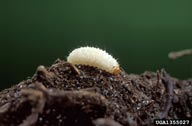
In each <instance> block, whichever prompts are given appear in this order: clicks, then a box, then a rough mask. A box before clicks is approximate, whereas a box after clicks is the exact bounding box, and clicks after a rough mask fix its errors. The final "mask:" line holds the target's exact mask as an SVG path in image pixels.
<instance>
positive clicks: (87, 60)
mask: <svg viewBox="0 0 192 126" xmlns="http://www.w3.org/2000/svg"><path fill="white" fill-rule="evenodd" d="M67 62H69V63H72V64H82V65H89V66H94V67H97V68H99V69H102V70H105V71H107V72H109V73H112V74H118V73H120V68H119V64H118V62H117V60H116V59H115V58H113V57H112V56H111V55H110V54H108V53H107V52H106V51H104V50H102V49H99V48H95V47H88V46H87V47H80V48H77V49H74V50H73V51H72V52H71V53H70V54H69V56H68V57H67Z"/></svg>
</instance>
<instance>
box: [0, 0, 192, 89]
mask: <svg viewBox="0 0 192 126" xmlns="http://www.w3.org/2000/svg"><path fill="white" fill-rule="evenodd" d="M5 2H6V3H5ZM0 14H1V15H0V52H1V53H0V61H1V62H0V89H3V88H7V87H10V85H13V84H16V83H18V82H20V81H22V80H25V79H27V78H28V77H30V76H32V75H33V74H34V72H35V70H36V68H37V66H38V65H41V64H42V65H45V66H49V65H51V64H52V63H53V62H54V61H55V60H56V59H57V58H61V59H66V56H67V55H68V53H69V52H70V51H71V50H72V49H74V48H76V47H80V46H85V45H89V46H96V47H100V48H103V49H106V50H107V51H108V52H109V53H111V54H113V56H114V57H116V58H117V59H118V60H119V62H120V64H121V66H122V67H123V68H124V69H125V70H126V71H127V72H128V73H142V72H143V71H145V70H151V71H156V70H158V69H160V68H162V67H164V68H166V69H167V71H168V72H169V73H170V74H171V75H173V76H175V77H179V78H181V79H186V78H190V77H191V76H192V56H188V57H183V58H181V59H178V60H176V61H171V60H169V59H168V58H167V54H168V52H170V51H175V50H182V49H186V48H192V2H191V0H151V1H146V0H134V1H129V0H119V1H112V0H107V1H105V0H101V1H100V0H78V1H73V0H59V1H54V0H52V1H49V0H12V1H9V0H8V1H4V3H1V4H0Z"/></svg>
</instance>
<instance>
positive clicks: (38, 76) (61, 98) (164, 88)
mask: <svg viewBox="0 0 192 126" xmlns="http://www.w3.org/2000/svg"><path fill="white" fill-rule="evenodd" d="M154 119H189V120H191V119H192V81H191V80H182V81H181V80H178V79H175V78H173V77H170V76H169V75H168V74H167V72H166V71H165V70H161V71H157V72H145V73H143V74H141V75H135V74H130V73H128V74H127V73H126V72H124V71H123V69H122V70H121V73H120V74H118V75H113V74H110V73H107V72H105V71H103V70H100V69H98V68H94V67H90V66H83V65H72V64H69V63H67V62H65V61H63V60H59V59H58V60H57V61H56V62H55V63H54V64H53V65H52V66H50V67H44V66H39V67H38V68H37V71H36V73H35V74H34V75H33V77H31V79H28V80H25V81H22V82H20V83H19V84H17V85H15V86H13V87H11V88H9V89H5V90H3V91H1V92H0V126H151V125H154V124H153V123H154Z"/></svg>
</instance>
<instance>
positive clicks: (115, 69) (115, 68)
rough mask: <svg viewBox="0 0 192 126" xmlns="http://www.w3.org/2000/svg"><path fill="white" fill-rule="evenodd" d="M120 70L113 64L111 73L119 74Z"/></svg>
mask: <svg viewBox="0 0 192 126" xmlns="http://www.w3.org/2000/svg"><path fill="white" fill-rule="evenodd" d="M120 72H121V70H120V68H119V66H115V67H114V68H113V72H112V73H113V74H119V73H120Z"/></svg>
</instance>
